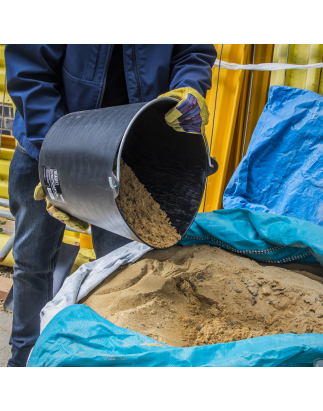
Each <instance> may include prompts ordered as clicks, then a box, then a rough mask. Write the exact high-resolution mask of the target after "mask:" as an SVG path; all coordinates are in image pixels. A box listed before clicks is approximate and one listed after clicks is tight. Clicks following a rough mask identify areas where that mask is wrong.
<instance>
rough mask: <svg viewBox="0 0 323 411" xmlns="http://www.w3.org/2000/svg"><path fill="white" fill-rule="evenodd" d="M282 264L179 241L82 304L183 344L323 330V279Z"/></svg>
mask: <svg viewBox="0 0 323 411" xmlns="http://www.w3.org/2000/svg"><path fill="white" fill-rule="evenodd" d="M281 267H282V268H276V267H273V266H262V265H260V264H258V263H257V262H255V261H252V260H250V259H248V258H245V257H240V256H238V255H235V254H232V253H230V252H227V251H224V250H222V249H220V248H216V247H211V246H208V245H204V246H186V247H180V246H176V247H172V248H170V249H167V250H154V251H151V252H149V253H147V254H145V255H144V256H143V257H142V259H141V260H139V261H138V262H136V263H135V264H133V265H130V266H127V267H125V268H121V269H119V270H117V271H116V272H115V273H114V274H112V275H111V277H109V278H107V279H106V280H105V281H104V282H103V283H101V284H100V285H99V286H98V287H97V288H96V289H95V290H93V292H92V293H91V294H90V295H89V296H88V297H86V298H85V299H84V300H83V301H82V303H83V304H86V305H88V306H89V307H91V308H93V309H94V310H95V311H96V312H97V313H99V314H100V315H101V316H103V317H105V318H106V319H108V320H109V321H111V322H113V323H114V324H116V325H118V326H120V327H125V328H128V329H130V330H134V331H138V332H140V333H142V334H145V335H147V336H149V337H152V338H155V339H157V340H159V341H161V342H164V343H166V344H169V345H172V346H179V347H186V346H194V345H204V344H214V343H222V342H229V341H236V340H241V339H245V338H252V337H258V336H262V335H270V334H279V333H289V332H292V333H296V334H303V333H312V332H313V333H323V305H322V303H323V284H321V283H320V282H318V281H315V280H313V279H310V278H308V277H306V276H304V275H302V274H301V273H300V272H295V271H290V270H286V269H285V268H284V265H282V266H281ZM309 275H310V276H311V274H309Z"/></svg>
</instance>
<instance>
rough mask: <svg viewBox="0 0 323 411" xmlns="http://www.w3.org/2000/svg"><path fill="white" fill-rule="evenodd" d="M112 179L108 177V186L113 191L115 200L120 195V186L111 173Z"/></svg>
mask: <svg viewBox="0 0 323 411" xmlns="http://www.w3.org/2000/svg"><path fill="white" fill-rule="evenodd" d="M112 176H113V177H109V184H110V187H111V188H112V190H113V194H114V198H117V197H118V195H119V194H120V184H119V181H118V179H117V177H116V176H115V175H114V174H113V173H112Z"/></svg>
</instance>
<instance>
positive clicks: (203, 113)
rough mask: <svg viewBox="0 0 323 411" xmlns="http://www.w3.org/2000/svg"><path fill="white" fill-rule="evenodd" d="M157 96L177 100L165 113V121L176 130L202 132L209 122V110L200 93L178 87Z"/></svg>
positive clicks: (188, 88)
mask: <svg viewBox="0 0 323 411" xmlns="http://www.w3.org/2000/svg"><path fill="white" fill-rule="evenodd" d="M158 97H173V98H176V99H177V100H179V103H177V104H176V106H175V107H174V108H172V109H171V110H169V111H168V113H166V115H165V120H166V123H167V124H168V125H169V126H171V127H173V129H174V130H176V131H181V132H186V133H195V134H204V133H205V126H206V124H208V122H209V115H210V114H209V110H208V108H207V104H206V101H205V99H204V98H203V97H202V96H201V94H200V93H199V92H198V91H196V90H194V89H193V88H190V87H185V88H178V89H176V90H172V91H169V92H168V93H165V94H161V95H160V96H158Z"/></svg>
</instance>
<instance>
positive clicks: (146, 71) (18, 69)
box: [5, 44, 216, 160]
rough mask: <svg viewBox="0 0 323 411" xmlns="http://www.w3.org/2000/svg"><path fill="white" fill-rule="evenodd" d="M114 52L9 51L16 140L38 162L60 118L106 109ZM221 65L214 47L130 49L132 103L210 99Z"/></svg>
mask: <svg viewBox="0 0 323 411" xmlns="http://www.w3.org/2000/svg"><path fill="white" fill-rule="evenodd" d="M112 50H113V45H111V44H86V45H81V44H78V45H63V44H58V45H49V44H39V45H11V44H9V45H6V48H5V60H6V68H7V82H8V83H7V84H8V91H9V94H10V96H11V98H12V100H13V102H14V104H15V105H16V107H17V110H16V116H15V120H14V124H13V134H14V136H15V138H16V139H17V140H18V142H19V144H20V145H21V146H22V147H23V148H24V149H25V150H26V151H27V153H28V154H29V155H30V156H31V157H33V158H34V159H36V160H38V158H39V150H40V147H41V144H42V141H43V140H44V138H45V136H46V133H47V132H48V130H49V129H50V127H51V126H52V125H53V124H54V123H55V122H56V121H57V120H58V119H59V118H60V117H62V116H64V115H65V114H68V113H71V112H75V111H83V110H91V109H95V108H100V107H101V103H102V98H103V94H104V92H105V84H106V77H107V72H108V67H109V61H110V58H111V55H112ZM215 59H216V51H215V48H214V46H213V45H211V44H186V45H183V44H158V45H155V44H154V45H150V44H136V45H131V44H124V45H123V60H124V70H125V77H126V83H127V91H128V97H129V102H130V103H138V102H141V101H144V102H146V101H151V100H153V99H154V98H156V97H158V96H159V95H160V94H162V93H166V92H167V91H169V90H173V89H176V88H181V87H192V88H194V89H195V90H197V91H198V92H199V93H201V94H202V95H203V96H204V97H205V94H206V91H207V90H208V89H209V88H210V87H211V79H212V71H211V69H212V66H213V64H214V61H215ZM107 92H108V90H107Z"/></svg>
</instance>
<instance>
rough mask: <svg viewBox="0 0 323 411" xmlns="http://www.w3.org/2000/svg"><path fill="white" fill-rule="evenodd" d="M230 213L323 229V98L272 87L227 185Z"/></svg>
mask: <svg viewBox="0 0 323 411" xmlns="http://www.w3.org/2000/svg"><path fill="white" fill-rule="evenodd" d="M223 205H224V208H226V209H231V208H247V209H249V210H256V211H263V212H270V213H274V214H279V215H284V216H288V217H296V218H299V219H303V220H307V221H311V222H312V223H315V224H318V225H320V226H323V97H322V96H320V95H319V94H316V93H314V92H312V91H308V90H301V89H297V88H291V87H278V86H273V87H271V88H270V90H269V96H268V103H267V105H266V107H265V108H264V110H263V113H262V114H261V116H260V119H259V121H258V124H257V126H256V128H255V130H254V133H253V136H252V139H251V142H250V144H249V147H248V151H247V154H246V155H245V157H244V158H243V160H242V161H241V163H240V164H239V166H238V168H237V169H236V171H235V173H234V175H233V177H232V178H231V180H230V183H229V184H228V186H227V188H226V190H225V193H224V197H223Z"/></svg>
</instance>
